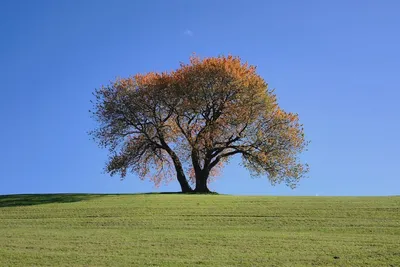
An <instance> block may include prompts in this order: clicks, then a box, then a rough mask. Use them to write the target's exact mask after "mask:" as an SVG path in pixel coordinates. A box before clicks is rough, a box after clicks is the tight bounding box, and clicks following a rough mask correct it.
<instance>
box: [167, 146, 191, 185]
mask: <svg viewBox="0 0 400 267" xmlns="http://www.w3.org/2000/svg"><path fill="white" fill-rule="evenodd" d="M167 152H168V154H169V155H170V156H171V159H172V162H173V163H174V166H175V171H176V178H177V179H178V182H179V184H180V186H181V190H182V193H189V192H193V190H192V188H191V187H190V185H189V182H188V181H187V179H186V176H185V172H184V171H183V167H182V163H181V161H180V160H179V158H178V156H177V155H176V154H175V152H174V151H172V149H170V148H169V147H168V149H167Z"/></svg>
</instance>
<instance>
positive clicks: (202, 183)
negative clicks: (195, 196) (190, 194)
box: [194, 171, 211, 193]
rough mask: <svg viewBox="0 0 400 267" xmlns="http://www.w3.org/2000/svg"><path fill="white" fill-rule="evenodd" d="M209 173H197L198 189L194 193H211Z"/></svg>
mask: <svg viewBox="0 0 400 267" xmlns="http://www.w3.org/2000/svg"><path fill="white" fill-rule="evenodd" d="M208 175H209V173H208V172H205V171H202V172H200V173H196V188H195V189H194V192H196V193H210V192H211V191H210V190H209V189H208V187H207V180H208Z"/></svg>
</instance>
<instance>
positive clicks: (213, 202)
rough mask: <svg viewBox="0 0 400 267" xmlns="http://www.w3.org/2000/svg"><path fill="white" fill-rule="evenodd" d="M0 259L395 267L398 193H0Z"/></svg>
mask: <svg viewBox="0 0 400 267" xmlns="http://www.w3.org/2000/svg"><path fill="white" fill-rule="evenodd" d="M0 266H400V197H264V196H263V197H258V196H257V197H256V196H227V195H182V194H176V195H173V194H138V195H15V196H0Z"/></svg>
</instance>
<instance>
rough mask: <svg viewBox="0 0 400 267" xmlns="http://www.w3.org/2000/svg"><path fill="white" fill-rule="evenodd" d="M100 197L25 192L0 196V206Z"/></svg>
mask: <svg viewBox="0 0 400 267" xmlns="http://www.w3.org/2000/svg"><path fill="white" fill-rule="evenodd" d="M97 197H101V195H92V194H29V195H28V194H26V195H5V196H0V208H5V207H17V206H32V205H42V204H51V203H72V202H79V201H83V200H89V199H93V198H97Z"/></svg>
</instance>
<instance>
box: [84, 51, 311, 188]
mask: <svg viewBox="0 0 400 267" xmlns="http://www.w3.org/2000/svg"><path fill="white" fill-rule="evenodd" d="M94 95H95V101H94V108H93V110H92V111H91V112H92V115H93V117H94V118H95V119H96V120H97V122H98V124H99V126H98V128H96V129H95V130H94V131H92V132H91V134H92V136H93V137H94V138H95V140H96V141H97V142H98V143H99V145H100V146H102V147H106V148H108V149H109V150H110V159H109V161H108V163H107V167H106V169H107V171H108V172H109V173H110V174H111V175H113V174H117V173H118V174H120V175H121V177H125V175H126V173H127V171H128V170H130V171H133V172H135V173H137V174H138V175H139V177H141V178H142V179H145V178H150V179H152V180H153V181H154V182H155V183H156V184H159V183H161V182H162V181H164V180H168V179H173V178H174V177H176V178H177V180H178V181H179V183H180V185H181V189H182V191H183V192H191V191H195V192H209V189H208V187H207V184H208V182H209V181H210V180H211V179H212V177H215V176H216V175H218V171H219V169H220V168H222V167H223V165H224V163H226V162H227V161H228V160H229V158H230V157H232V156H234V155H241V157H242V160H243V165H244V166H245V167H246V168H248V169H249V170H250V173H251V174H252V175H253V176H262V175H265V176H267V177H268V179H269V180H270V182H271V183H272V184H276V183H280V182H285V183H286V184H287V185H289V186H292V187H293V186H295V185H296V184H297V183H298V181H299V180H300V179H301V178H302V177H304V175H305V174H306V172H307V171H308V166H307V165H306V164H303V163H301V161H300V160H299V155H300V153H301V152H302V151H303V150H304V149H305V147H306V146H307V141H306V140H305V138H304V133H303V127H302V125H301V124H300V123H299V119H298V115H297V114H293V113H289V112H285V111H283V110H282V109H281V108H280V107H279V106H278V103H277V99H276V95H275V94H274V91H273V90H270V89H268V85H267V83H266V82H265V81H264V79H263V78H261V77H260V76H259V75H258V74H257V73H256V68H255V67H254V66H251V65H248V64H247V63H242V62H241V60H240V58H238V57H233V56H227V57H224V56H220V57H211V58H204V59H201V58H199V57H191V58H190V62H189V63H188V64H183V63H182V64H181V65H180V68H178V69H177V70H175V71H172V72H169V73H148V74H137V75H135V76H133V77H129V78H126V79H117V80H116V81H115V82H112V83H111V84H109V85H108V86H104V87H101V88H100V89H97V90H96V91H95V93H94ZM185 173H187V174H188V177H187V176H186V175H185ZM191 185H192V186H194V189H192V186H191Z"/></svg>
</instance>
